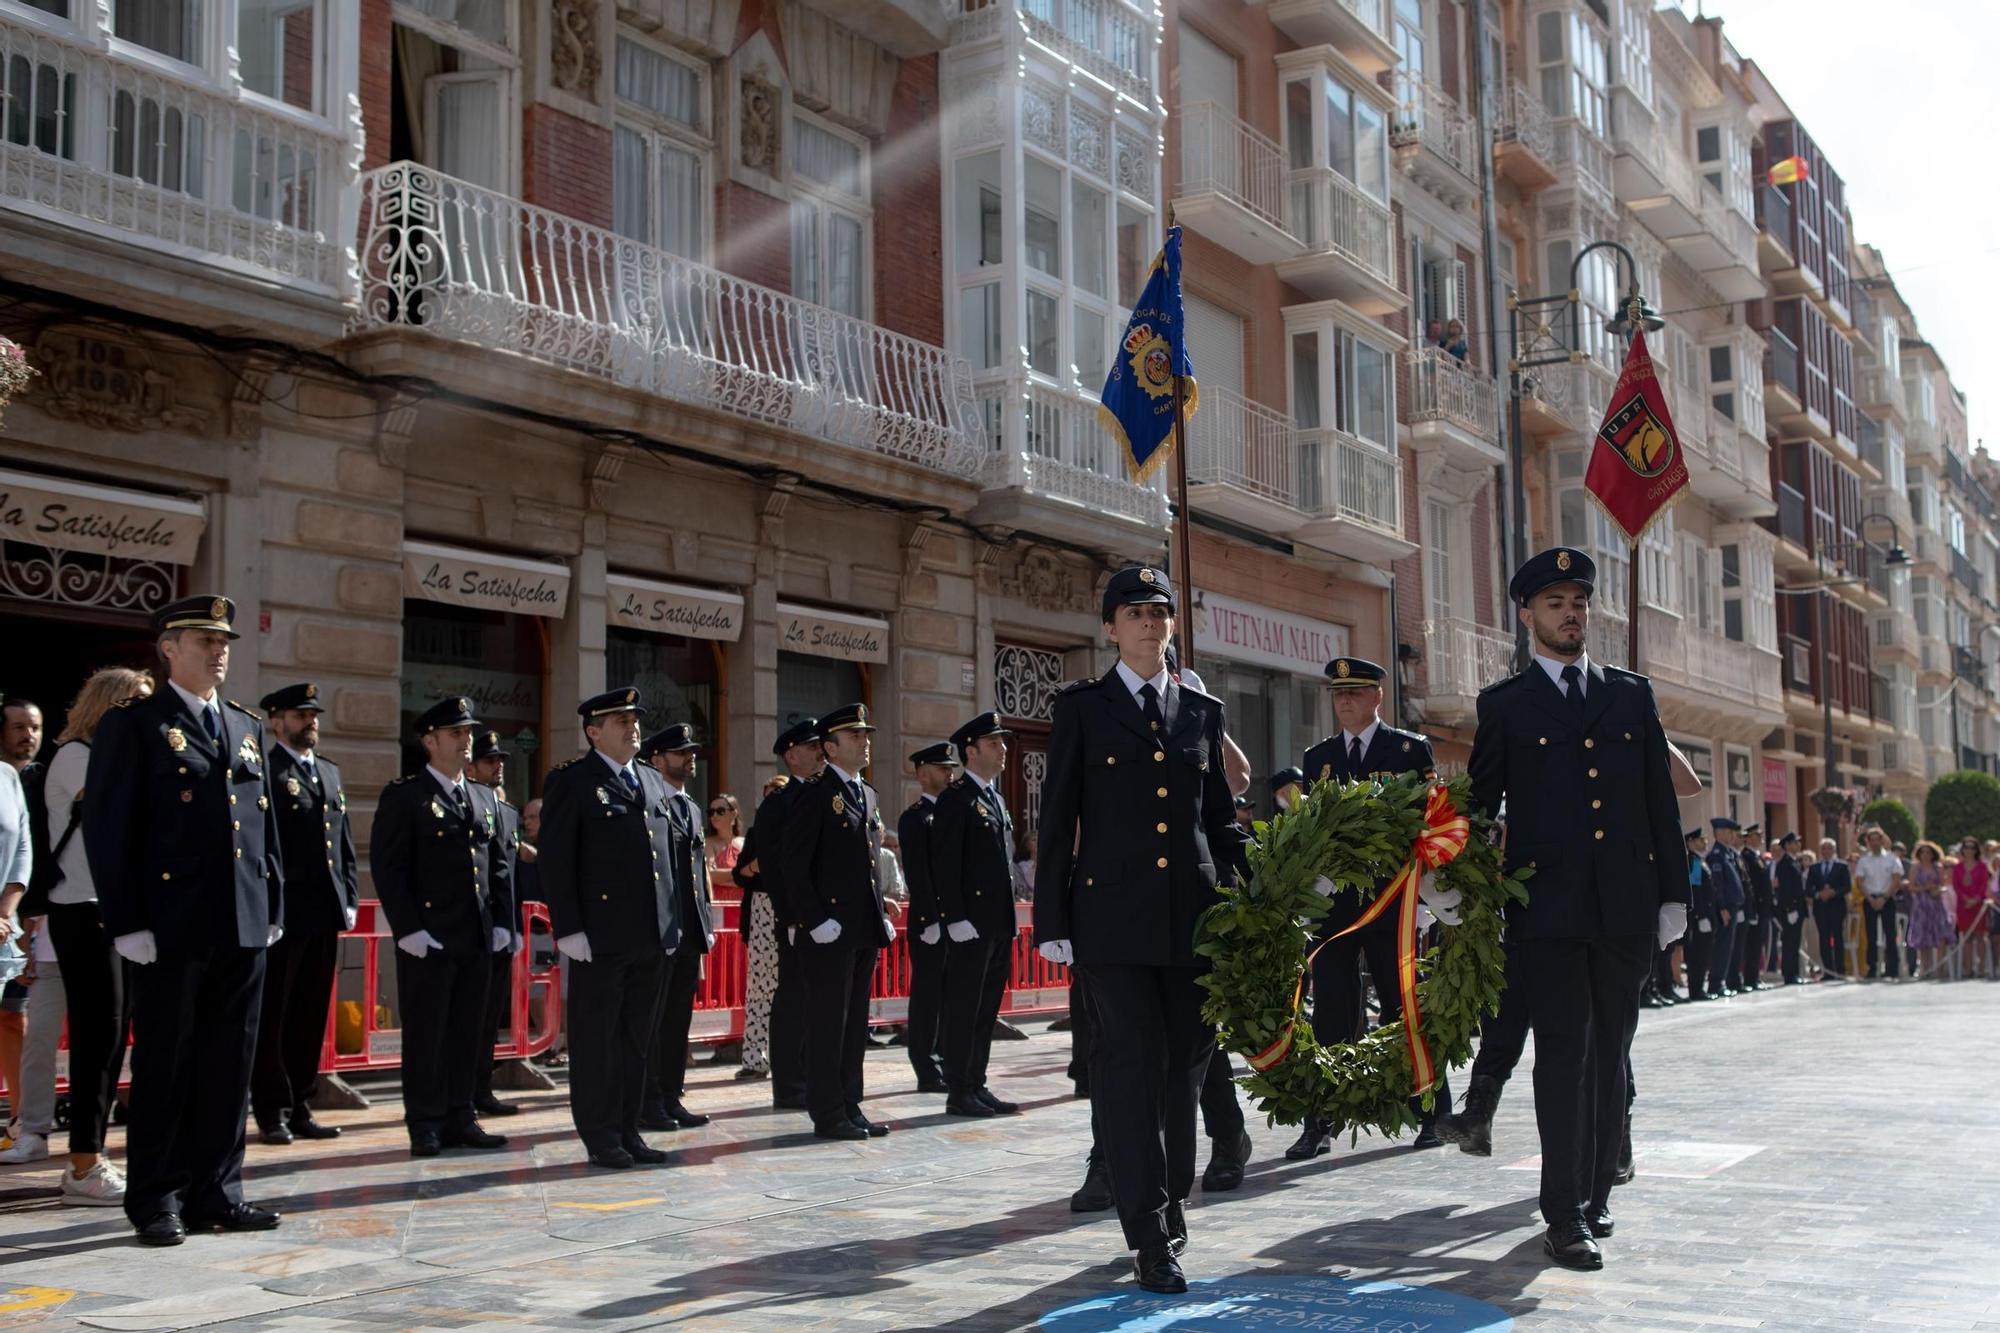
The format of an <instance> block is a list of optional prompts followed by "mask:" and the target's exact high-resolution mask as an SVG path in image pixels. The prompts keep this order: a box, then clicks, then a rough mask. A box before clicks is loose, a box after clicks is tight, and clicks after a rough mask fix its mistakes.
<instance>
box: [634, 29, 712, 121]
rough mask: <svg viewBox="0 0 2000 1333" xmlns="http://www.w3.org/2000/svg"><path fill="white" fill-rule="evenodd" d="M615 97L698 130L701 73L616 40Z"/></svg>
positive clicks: (700, 117)
mask: <svg viewBox="0 0 2000 1333" xmlns="http://www.w3.org/2000/svg"><path fill="white" fill-rule="evenodd" d="M614 79H615V82H616V86H617V90H618V96H620V97H621V98H623V99H625V100H626V101H628V102H634V103H636V104H638V105H639V106H642V107H644V108H646V110H648V111H650V112H652V113H653V114H655V115H658V116H664V117H666V118H667V119H668V120H671V121H676V122H678V123H680V124H682V125H686V126H687V127H688V128H689V129H693V130H700V129H701V128H702V126H703V125H704V124H705V123H706V122H705V120H704V118H703V115H702V103H703V100H704V99H703V97H702V89H701V73H700V71H698V70H696V69H694V68H693V67H691V66H688V65H683V64H682V63H681V62H680V61H678V60H674V59H672V58H671V57H668V56H664V55H662V54H660V53H659V52H658V51H655V50H653V49H652V48H651V47H648V46H641V45H640V44H639V43H637V42H630V41H625V40H623V39H620V41H619V43H618V56H617V62H616V72H615V75H614Z"/></svg>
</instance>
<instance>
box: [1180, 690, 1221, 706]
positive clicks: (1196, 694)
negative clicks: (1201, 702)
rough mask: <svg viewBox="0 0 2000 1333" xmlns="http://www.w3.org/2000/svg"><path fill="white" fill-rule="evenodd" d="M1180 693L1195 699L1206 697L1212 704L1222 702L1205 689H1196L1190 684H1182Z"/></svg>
mask: <svg viewBox="0 0 2000 1333" xmlns="http://www.w3.org/2000/svg"><path fill="white" fill-rule="evenodd" d="M1181 693H1182V694H1184V695H1187V696H1189V697H1191V698H1195V699H1206V700H1208V701H1209V702H1210V703H1212V704H1219V703H1221V702H1222V700H1220V699H1218V698H1216V697H1215V696H1214V695H1212V694H1210V693H1209V692H1208V691H1207V690H1198V689H1196V688H1195V687H1194V686H1192V685H1182V686H1181Z"/></svg>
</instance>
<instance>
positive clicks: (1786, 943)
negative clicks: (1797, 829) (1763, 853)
mask: <svg viewBox="0 0 2000 1333" xmlns="http://www.w3.org/2000/svg"><path fill="white" fill-rule="evenodd" d="M1771 878H1772V880H1773V881H1774V882H1775V889H1774V892H1773V895H1772V897H1773V911H1774V914H1775V915H1776V917H1777V923H1778V951H1779V952H1778V971H1779V973H1780V975H1782V976H1783V977H1784V979H1785V984H1786V985H1787V986H1803V985H1805V984H1806V982H1805V978H1804V977H1803V976H1801V975H1799V949H1800V946H1801V945H1803V944H1804V942H1805V932H1806V912H1807V910H1808V907H1807V903H1808V899H1807V898H1806V873H1805V867H1803V866H1801V865H1800V864H1799V835H1798V834H1797V833H1786V834H1785V835H1784V836H1782V837H1780V838H1779V839H1778V860H1777V862H1776V864H1774V865H1773V866H1772V867H1771Z"/></svg>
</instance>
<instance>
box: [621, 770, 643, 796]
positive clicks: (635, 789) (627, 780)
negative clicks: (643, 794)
mask: <svg viewBox="0 0 2000 1333" xmlns="http://www.w3.org/2000/svg"><path fill="white" fill-rule="evenodd" d="M618 777H619V780H620V781H622V782H623V783H624V784H625V794H626V795H627V796H629V797H631V798H632V799H633V800H635V801H636V800H638V799H639V775H638V774H637V773H634V772H633V771H632V770H631V769H629V768H621V769H619V770H618Z"/></svg>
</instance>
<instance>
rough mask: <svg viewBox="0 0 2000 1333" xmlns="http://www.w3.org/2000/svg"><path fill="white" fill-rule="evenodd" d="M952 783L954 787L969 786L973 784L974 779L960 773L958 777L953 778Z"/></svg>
mask: <svg viewBox="0 0 2000 1333" xmlns="http://www.w3.org/2000/svg"><path fill="white" fill-rule="evenodd" d="M951 785H952V786H954V787H969V786H971V785H972V779H971V778H969V777H967V776H965V774H963V773H960V774H959V775H958V776H957V777H955V778H953V779H952V780H951Z"/></svg>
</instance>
